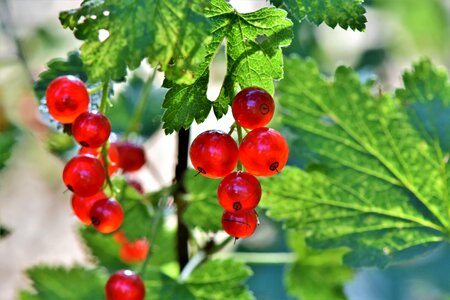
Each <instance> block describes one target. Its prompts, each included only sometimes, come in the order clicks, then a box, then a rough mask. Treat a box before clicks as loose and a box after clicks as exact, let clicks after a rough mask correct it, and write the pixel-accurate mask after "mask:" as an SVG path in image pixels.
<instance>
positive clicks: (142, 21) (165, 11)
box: [60, 0, 210, 84]
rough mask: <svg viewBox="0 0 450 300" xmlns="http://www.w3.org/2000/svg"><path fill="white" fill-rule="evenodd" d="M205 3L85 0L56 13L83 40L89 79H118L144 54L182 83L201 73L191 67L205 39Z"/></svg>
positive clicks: (201, 55)
mask: <svg viewBox="0 0 450 300" xmlns="http://www.w3.org/2000/svg"><path fill="white" fill-rule="evenodd" d="M206 3H207V2H204V1H201V0H195V1H182V0H173V1H164V0H148V1H143V0H138V1H136V0H120V1H119V0H113V1H105V0H86V1H84V2H83V3H82V5H81V7H80V8H79V9H74V10H70V11H65V12H62V13H61V14H60V20H61V23H62V24H63V26H64V27H69V28H70V29H72V30H73V31H74V33H75V36H76V37H77V38H79V39H81V40H83V41H84V43H83V45H82V46H81V58H82V60H83V62H84V63H85V65H86V70H87V72H88V74H89V79H90V80H92V81H105V80H108V79H112V80H115V81H120V80H123V79H124V77H125V75H126V71H127V67H128V68H130V69H135V68H137V67H138V66H139V65H140V63H141V61H142V60H143V59H144V58H147V59H148V61H149V62H150V64H151V65H152V66H154V67H156V66H158V65H159V67H160V68H161V69H162V70H163V71H164V72H165V73H166V75H167V76H168V77H169V78H170V79H172V80H174V81H176V82H178V83H180V84H181V83H185V84H186V83H192V82H193V81H194V80H195V79H196V78H197V75H198V74H202V72H200V73H197V67H198V66H199V64H200V63H201V62H202V61H203V58H204V57H205V47H204V46H203V45H207V44H208V43H209V40H210V37H209V32H210V28H209V26H210V24H209V22H208V20H207V19H206V17H204V9H205V8H204V5H205V4H206ZM100 33H102V34H105V36H104V38H103V39H100V38H99V34H100Z"/></svg>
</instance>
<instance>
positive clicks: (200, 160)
mask: <svg viewBox="0 0 450 300" xmlns="http://www.w3.org/2000/svg"><path fill="white" fill-rule="evenodd" d="M238 153H239V152H238V147H237V145H236V142H235V141H234V140H233V138H232V137H231V136H229V135H228V134H226V133H225V132H223V131H220V130H208V131H205V132H203V133H201V134H200V135H199V136H197V137H196V138H195V139H194V141H193V142H192V144H191V149H190V150H189V156H190V158H191V162H192V165H193V166H194V168H195V169H196V170H197V171H198V172H199V173H201V174H202V175H204V176H206V177H210V178H220V177H223V176H225V175H227V174H229V173H230V172H232V171H233V169H234V167H236V164H237V161H238Z"/></svg>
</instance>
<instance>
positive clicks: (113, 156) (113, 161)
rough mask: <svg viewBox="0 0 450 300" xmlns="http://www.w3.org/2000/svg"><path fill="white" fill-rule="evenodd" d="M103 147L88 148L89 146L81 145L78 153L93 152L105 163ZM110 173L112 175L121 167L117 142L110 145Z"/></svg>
mask: <svg viewBox="0 0 450 300" xmlns="http://www.w3.org/2000/svg"><path fill="white" fill-rule="evenodd" d="M100 152H101V148H88V147H81V148H80V150H79V151H78V154H91V155H93V156H95V157H97V158H98V159H99V160H100V162H101V163H102V165H104V163H103V157H101V155H100ZM108 160H109V164H108V174H109V175H112V174H114V173H115V172H116V171H117V169H119V151H118V150H117V147H116V145H115V144H110V145H109V147H108Z"/></svg>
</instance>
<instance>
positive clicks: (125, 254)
mask: <svg viewBox="0 0 450 300" xmlns="http://www.w3.org/2000/svg"><path fill="white" fill-rule="evenodd" d="M149 248H150V245H149V243H148V241H147V240H146V239H139V240H135V241H134V242H125V243H124V244H123V245H122V247H121V248H120V253H119V257H120V259H121V260H123V261H124V262H126V263H138V262H142V261H144V260H145V258H146V257H147V253H148V250H149Z"/></svg>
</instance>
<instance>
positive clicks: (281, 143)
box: [239, 127, 289, 176]
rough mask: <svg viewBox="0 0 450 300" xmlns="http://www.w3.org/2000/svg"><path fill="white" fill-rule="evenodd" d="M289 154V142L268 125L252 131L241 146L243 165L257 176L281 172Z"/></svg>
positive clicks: (240, 152) (240, 153) (240, 157)
mask: <svg viewBox="0 0 450 300" xmlns="http://www.w3.org/2000/svg"><path fill="white" fill-rule="evenodd" d="M288 155H289V148H288V144H287V142H286V140H285V139H284V137H283V136H282V135H281V133H279V132H278V131H276V130H275V129H271V128H266V127H260V128H256V129H253V130H252V131H250V132H249V134H247V136H246V137H245V138H244V139H243V140H242V143H241V146H240V147H239V159H240V160H241V162H242V165H243V166H244V167H245V169H246V170H247V171H248V172H249V173H251V174H253V175H255V176H272V175H275V174H277V173H279V172H280V171H281V170H282V169H283V168H284V166H285V165H286V162H287V160H288Z"/></svg>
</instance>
